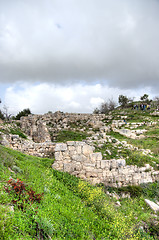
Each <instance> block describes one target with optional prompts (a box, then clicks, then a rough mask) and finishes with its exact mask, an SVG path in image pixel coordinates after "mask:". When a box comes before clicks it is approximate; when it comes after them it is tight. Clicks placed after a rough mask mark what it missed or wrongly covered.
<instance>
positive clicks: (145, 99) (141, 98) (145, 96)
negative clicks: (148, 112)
mask: <svg viewBox="0 0 159 240" xmlns="http://www.w3.org/2000/svg"><path fill="white" fill-rule="evenodd" d="M140 100H141V101H143V102H149V95H148V94H144V95H143V96H141V97H140Z"/></svg>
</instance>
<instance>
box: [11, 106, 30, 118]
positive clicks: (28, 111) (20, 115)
mask: <svg viewBox="0 0 159 240" xmlns="http://www.w3.org/2000/svg"><path fill="white" fill-rule="evenodd" d="M29 114H31V111H30V109H29V108H26V109H24V110H23V111H21V112H19V113H18V114H17V115H16V117H15V119H16V120H20V118H21V117H25V116H28V115H29Z"/></svg>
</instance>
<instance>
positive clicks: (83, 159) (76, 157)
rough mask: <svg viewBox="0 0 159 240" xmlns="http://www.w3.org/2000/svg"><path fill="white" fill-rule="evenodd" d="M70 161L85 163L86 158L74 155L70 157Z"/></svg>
mask: <svg viewBox="0 0 159 240" xmlns="http://www.w3.org/2000/svg"><path fill="white" fill-rule="evenodd" d="M72 160H74V161H77V162H82V163H84V162H86V161H87V157H85V156H84V155H81V154H75V155H73V156H72Z"/></svg>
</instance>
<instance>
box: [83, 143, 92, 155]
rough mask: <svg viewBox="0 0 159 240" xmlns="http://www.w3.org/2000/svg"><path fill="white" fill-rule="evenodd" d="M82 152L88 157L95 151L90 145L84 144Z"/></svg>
mask: <svg viewBox="0 0 159 240" xmlns="http://www.w3.org/2000/svg"><path fill="white" fill-rule="evenodd" d="M82 153H83V154H84V155H85V156H87V157H88V156H89V155H90V154H91V153H93V148H92V147H91V146H89V145H84V146H83V147H82Z"/></svg>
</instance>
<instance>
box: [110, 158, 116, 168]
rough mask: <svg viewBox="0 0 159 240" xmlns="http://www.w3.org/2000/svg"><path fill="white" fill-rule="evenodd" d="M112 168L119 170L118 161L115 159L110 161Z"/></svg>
mask: <svg viewBox="0 0 159 240" xmlns="http://www.w3.org/2000/svg"><path fill="white" fill-rule="evenodd" d="M110 168H111V169H114V168H117V161H116V160H115V159H113V160H111V161H110Z"/></svg>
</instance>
